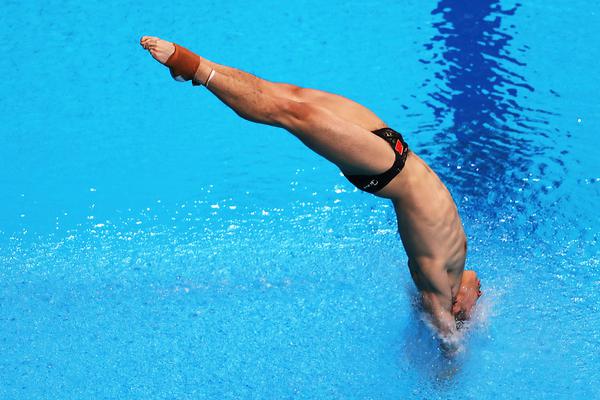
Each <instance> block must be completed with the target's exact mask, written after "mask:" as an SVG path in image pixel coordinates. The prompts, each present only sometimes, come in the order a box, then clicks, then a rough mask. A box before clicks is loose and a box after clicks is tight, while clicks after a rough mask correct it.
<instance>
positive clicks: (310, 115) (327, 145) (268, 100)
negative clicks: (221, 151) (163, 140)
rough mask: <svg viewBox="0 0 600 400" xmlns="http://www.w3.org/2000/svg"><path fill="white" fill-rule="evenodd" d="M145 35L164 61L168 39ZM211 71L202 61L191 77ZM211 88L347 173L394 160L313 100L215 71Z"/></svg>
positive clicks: (376, 170) (370, 170) (380, 143)
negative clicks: (305, 100)
mask: <svg viewBox="0 0 600 400" xmlns="http://www.w3.org/2000/svg"><path fill="white" fill-rule="evenodd" d="M145 39H146V37H144V38H142V45H143V46H144V47H145V48H147V49H148V50H149V51H150V52H151V54H152V56H153V57H154V58H156V59H157V60H158V61H160V62H162V63H164V62H166V60H167V59H168V57H169V56H170V54H171V53H173V49H172V44H171V43H169V42H166V41H163V40H157V41H154V42H151V43H148V40H146V41H145ZM212 70H213V68H212V67H211V66H210V65H209V64H208V63H202V62H200V65H199V66H198V69H197V71H196V74H195V77H194V78H195V79H196V80H197V81H199V82H206V80H207V79H208V77H209V76H210V74H211V71H212ZM209 90H210V91H211V92H212V93H213V94H215V95H216V96H217V97H218V98H219V99H220V100H221V101H223V102H224V103H225V104H226V105H227V106H229V107H230V108H231V109H232V110H234V111H235V112H236V113H237V114H238V115H240V116H241V117H243V118H245V119H248V120H250V121H254V122H258V123H263V124H268V125H274V126H279V127H283V128H285V129H287V130H288V131H290V132H292V133H293V134H294V135H296V136H297V137H298V138H299V139H300V140H301V141H302V142H304V143H305V144H306V145H307V146H308V147H309V148H311V149H312V150H314V151H315V152H317V153H318V154H320V155H322V156H323V157H325V158H327V159H328V160H330V161H331V162H333V163H335V164H336V165H338V166H339V167H340V169H342V171H344V172H345V173H347V174H354V175H359V174H360V175H367V174H380V173H382V172H384V171H386V170H387V169H389V168H390V166H391V165H392V164H393V162H394V160H395V155H394V152H393V150H392V148H391V147H390V146H389V145H388V144H387V143H386V142H385V141H384V140H383V139H381V138H379V137H378V136H375V135H373V134H372V133H370V132H369V131H368V130H367V129H365V128H363V127H361V126H360V125H357V124H355V123H353V122H350V121H348V120H346V119H343V118H340V117H339V116H337V115H336V114H334V113H333V112H331V111H329V110H327V109H326V108H323V107H320V106H318V105H316V104H313V103H310V102H303V101H296V100H292V99H290V98H287V97H279V96H277V95H275V94H273V93H272V92H270V91H269V90H265V89H264V86H263V84H262V80H261V79H260V78H257V77H255V76H252V75H249V74H242V73H236V74H232V75H231V74H230V75H228V74H225V73H220V72H218V71H217V72H216V73H215V74H214V75H213V77H212V80H211V81H210V85H209Z"/></svg>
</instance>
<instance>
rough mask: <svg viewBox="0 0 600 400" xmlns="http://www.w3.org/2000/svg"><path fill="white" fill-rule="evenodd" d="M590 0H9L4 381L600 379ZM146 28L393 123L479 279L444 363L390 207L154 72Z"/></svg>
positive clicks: (418, 393)
mask: <svg viewBox="0 0 600 400" xmlns="http://www.w3.org/2000/svg"><path fill="white" fill-rule="evenodd" d="M594 9H595V8H594V5H593V4H592V3H589V2H584V1H575V2H566V1H557V2H552V4H547V3H543V2H539V1H533V2H527V4H518V3H512V2H504V1H502V2H496V1H484V0H480V1H476V2H470V3H469V5H464V4H462V5H461V2H459V1H447V0H441V1H439V2H435V1H418V2H417V1H413V2H405V3H403V4H397V3H391V2H390V3H388V2H378V1H376V2H369V3H364V2H360V3H359V2H356V3H354V2H351V3H341V2H340V3H339V4H336V3H332V2H328V3H327V4H326V3H321V2H316V1H311V2H302V3H279V2H266V1H265V2H256V3H253V4H247V3H243V4H242V3H237V2H226V3H216V2H209V3H200V4H195V3H194V4H190V3H178V2H173V3H169V4H168V6H167V5H165V4H164V3H161V2H147V3H144V4H138V5H128V6H123V5H117V4H116V3H109V2H91V1H90V2H85V3H81V2H72V3H69V2H61V3H59V2H45V3H43V4H42V3H36V2H25V3H22V2H5V4H4V7H3V12H2V13H0V39H1V40H2V43H4V52H5V57H2V58H1V59H0V70H1V71H2V75H3V80H2V84H1V85H0V94H1V96H2V102H1V103H0V118H1V121H2V125H1V128H0V206H1V207H0V266H1V268H0V354H1V355H2V357H0V398H2V399H4V398H6V399H20V398H23V399H25V398H27V399H29V398H48V399H54V398H56V399H63V398H120V399H121V398H169V399H170V398H194V399H195V398H306V399H315V398H331V399H336V398H360V399H366V398H373V399H388V398H409V399H435V398H440V399H446V398H456V397H458V396H462V397H463V398H472V399H475V398H477V399H482V398H508V399H515V398H527V399H530V398H565V399H572V398H597V397H600V389H598V387H597V385H595V384H594V383H595V382H598V381H599V380H600V374H599V372H598V371H599V370H600V355H599V353H598V347H599V345H600V332H599V330H600V328H599V326H600V317H599V315H600V314H598V311H600V304H599V300H600V296H599V295H598V290H599V289H600V271H599V268H600V248H599V245H598V234H599V230H600V214H599V213H598V211H597V205H598V202H599V200H600V161H599V160H598V145H599V144H600V140H599V139H598V135H597V132H598V131H599V129H600V123H599V122H598V121H599V117H600V107H599V105H598V104H599V103H598V101H597V93H598V92H599V89H600V84H599V83H598V79H597V76H596V75H597V74H596V72H597V68H596V67H595V66H596V64H597V60H598V59H599V58H600V48H599V47H598V46H596V43H598V39H600V38H599V34H598V33H597V32H596V31H597V30H596V28H595V27H596V26H599V22H600V18H599V16H598V13H597V12H596V11H593V10H594ZM144 34H152V35H158V36H162V37H165V38H168V39H171V40H174V41H177V42H180V43H182V44H184V45H186V46H187V47H189V48H191V49H193V50H195V51H197V52H199V53H200V54H202V55H204V56H206V57H208V58H211V59H214V60H215V61H218V62H222V63H225V64H229V65H234V66H237V67H240V68H243V69H245V70H248V71H250V72H253V73H256V74H258V75H260V76H264V77H265V78H268V79H271V80H277V81H286V82H293V83H296V84H299V85H303V86H309V87H317V88H320V89H324V90H329V91H332V92H336V93H341V94H344V95H346V96H348V97H350V98H352V99H355V100H357V101H359V102H361V103H363V104H365V105H366V106H368V107H370V108H372V109H373V110H374V111H375V112H376V113H377V114H379V115H380V116H381V117H382V118H383V119H384V120H385V121H387V122H388V123H389V124H390V125H391V126H392V127H394V128H396V129H398V130H400V131H402V132H403V134H404V135H405V137H406V139H407V141H408V142H409V144H410V145H411V147H412V149H413V150H414V151H416V152H417V153H418V154H420V155H421V156H422V157H423V158H425V159H426V160H427V161H428V162H429V163H430V164H431V165H432V167H433V168H434V169H435V170H436V171H437V172H438V173H439V174H440V176H441V177H442V179H443V180H444V181H445V182H446V183H447V185H448V187H449V189H450V191H451V192H452V194H453V196H454V198H455V200H456V202H457V203H458V206H459V209H460V210H461V214H462V217H463V222H464V225H465V230H466V232H467V235H468V237H469V259H468V261H467V264H468V267H469V268H474V269H477V270H478V271H479V273H480V275H481V279H482V283H483V286H484V291H485V295H484V297H483V298H482V303H481V307H480V308H479V310H478V314H477V316H476V319H475V322H474V323H473V326H472V327H471V328H470V330H469V333H468V335H467V336H466V337H465V339H464V343H463V344H464V348H465V349H464V351H463V352H462V353H461V354H460V355H459V356H458V357H457V358H456V359H454V360H447V359H445V358H443V357H442V356H440V352H439V350H438V349H437V343H436V342H435V341H434V340H433V339H432V338H431V333H430V332H429V330H428V328H427V327H426V326H425V324H424V323H423V322H422V321H421V316H420V314H419V311H418V309H417V308H416V307H415V306H413V304H414V300H415V292H414V289H413V286H412V282H411V281H410V276H409V274H408V270H407V268H406V256H405V255H404V252H403V250H402V248H401V244H400V241H399V238H398V235H397V233H396V226H395V219H394V213H393V210H392V209H391V208H390V207H389V204H388V203H387V202H386V201H384V200H381V199H378V198H375V197H373V196H369V195H366V194H362V193H359V192H357V191H355V190H354V189H353V188H352V187H351V185H350V184H349V183H347V182H346V181H345V180H344V178H343V177H341V176H340V175H339V172H338V171H337V170H336V169H335V168H334V167H333V166H332V165H329V164H328V163H327V162H326V161H324V160H323V159H321V158H319V157H318V156H316V155H314V154H311V153H310V152H309V151H307V150H306V149H304V147H303V146H302V145H301V144H300V143H299V142H298V141H297V140H296V139H294V138H293V137H291V136H290V135H289V134H287V133H285V132H284V131H281V130H277V129H274V128H268V127H264V126H259V125H252V124H250V123H248V122H245V121H243V120H240V119H239V118H238V117H237V116H236V115H235V114H234V113H232V112H231V111H229V110H228V109H226V108H225V107H223V106H222V105H221V104H220V103H219V102H218V101H217V100H215V99H214V98H212V97H211V96H210V95H208V94H207V93H205V92H204V91H203V90H202V89H199V88H196V89H193V88H192V87H191V86H189V85H184V84H178V83H176V82H174V81H173V80H172V79H171V78H170V77H169V74H168V73H167V72H166V70H165V69H164V68H161V67H160V66H158V65H156V63H155V62H154V61H153V60H152V59H151V58H150V57H148V56H147V55H146V54H145V53H144V52H143V50H142V49H141V48H140V47H139V45H138V40H139V37H140V36H141V35H144Z"/></svg>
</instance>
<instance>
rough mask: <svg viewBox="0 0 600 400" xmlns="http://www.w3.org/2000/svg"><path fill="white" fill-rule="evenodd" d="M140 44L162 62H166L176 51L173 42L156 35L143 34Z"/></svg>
mask: <svg viewBox="0 0 600 400" xmlns="http://www.w3.org/2000/svg"><path fill="white" fill-rule="evenodd" d="M140 44H141V45H142V47H143V48H144V49H146V50H148V51H149V52H150V54H151V55H152V57H154V59H155V60H156V61H158V62H159V63H161V64H165V63H166V62H167V60H168V59H169V57H171V55H172V54H173V53H174V52H175V45H174V44H173V43H171V42H167V41H166V40H162V39H161V38H157V37H154V36H142V38H141V39H140Z"/></svg>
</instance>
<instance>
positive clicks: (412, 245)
mask: <svg viewBox="0 0 600 400" xmlns="http://www.w3.org/2000/svg"><path fill="white" fill-rule="evenodd" d="M140 44H141V45H142V46H143V47H144V49H146V50H148V51H149V52H150V54H151V55H152V57H154V58H155V59H156V60H157V61H158V62H160V63H161V64H164V65H165V66H167V67H169V69H170V71H171V75H172V76H173V78H175V79H176V80H179V81H192V84H193V85H195V86H197V85H202V86H204V87H206V88H207V89H208V90H209V91H210V92H212V93H213V94H214V95H215V96H217V97H218V98H219V99H220V100H221V101H222V102H223V103H225V104H226V105H227V106H229V107H230V108H231V109H232V110H233V111H235V112H236V113H237V114H238V115H239V116H241V117H242V118H245V119H247V120H249V121H252V122H258V123H261V124H267V125H272V126H277V127H281V128H284V129H286V130H288V131H289V132H291V133H292V134H293V135H295V136H296V137H297V138H298V139H300V140H301V141H302V142H303V143H304V144H305V145H306V146H307V147H309V148H310V149H311V150H313V151H315V152H316V153H318V154H320V155H321V156H323V157H325V158H326V159H327V160H329V161H331V162H333V163H334V164H335V165H337V166H338V167H339V168H340V170H341V171H342V172H343V174H344V175H345V176H346V178H347V179H348V180H349V181H350V182H351V183H352V184H354V185H355V186H356V187H358V188H359V189H361V190H363V191H366V192H369V193H372V194H374V195H376V196H379V197H383V198H387V199H390V200H391V201H392V203H393V205H394V209H395V211H396V217H397V221H398V230H399V232H400V238H401V239H402V243H403V245H404V249H405V251H406V254H407V256H408V268H409V270H410V274H411V276H412V279H413V280H414V282H415V285H416V286H417V289H418V290H419V292H420V295H421V298H422V303H423V307H424V309H425V310H426V311H427V312H428V314H429V315H430V317H431V321H432V323H433V324H434V326H435V327H436V328H437V331H438V334H439V336H440V339H441V340H442V344H443V347H445V348H448V347H450V348H453V347H454V346H453V343H456V338H457V331H458V329H459V328H460V326H461V325H462V322H463V321H465V320H467V319H469V318H470V317H471V313H472V310H473V307H474V305H475V303H476V301H477V299H478V298H479V296H481V291H480V282H479V279H478V278H477V274H476V273H475V272H474V271H464V266H465V258H466V252H467V241H466V236H465V233H464V231H463V227H462V223H461V220H460V217H459V215H458V210H457V208H456V205H455V204H454V201H453V199H452V197H451V195H450V193H449V192H448V189H446V187H445V186H444V184H443V183H442V182H441V181H440V179H439V178H438V176H437V175H436V174H435V172H433V171H432V170H431V168H429V166H428V165H427V164H426V163H425V162H424V161H423V160H422V159H421V158H419V157H418V156H417V155H416V154H415V153H414V152H412V151H411V150H409V148H408V145H407V144H406V142H405V141H404V138H403V137H402V135H400V133H398V132H396V131H395V130H393V129H391V128H389V127H388V126H387V125H386V124H385V123H384V122H383V121H382V120H381V119H379V118H378V117H377V116H376V115H375V114H374V113H373V112H372V111H370V110H368V109H367V108H365V107H363V106H362V105H360V104H358V103H356V102H354V101H352V100H349V99H347V98H344V97H342V96H339V95H335V94H331V93H326V92H323V91H319V90H314V89H306V88H301V87H298V86H295V85H290V84H284V83H273V82H269V81H266V80H263V79H260V78H258V77H256V76H254V75H251V74H248V73H246V72H243V71H240V70H238V69H234V68H231V67H227V66H224V65H220V64H217V63H214V62H212V61H209V60H207V59H205V58H203V57H200V56H198V55H197V54H194V53H192V52H191V51H189V50H187V49H186V48H184V47H182V46H179V45H177V44H174V43H171V42H168V41H166V40H162V39H159V38H157V37H152V36H144V37H142V38H141V41H140Z"/></svg>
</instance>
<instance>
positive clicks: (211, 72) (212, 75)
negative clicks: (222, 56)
mask: <svg viewBox="0 0 600 400" xmlns="http://www.w3.org/2000/svg"><path fill="white" fill-rule="evenodd" d="M216 72H217V71H215V70H214V69H213V70H212V71H210V75H208V79H206V83H204V86H206V88H207V89H208V84H209V83H210V80H211V79H212V78H213V77H214V76H215V73H216Z"/></svg>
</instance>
